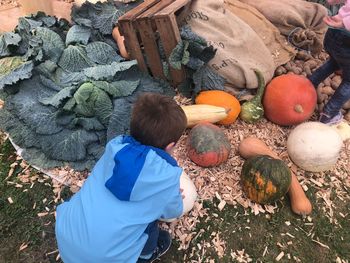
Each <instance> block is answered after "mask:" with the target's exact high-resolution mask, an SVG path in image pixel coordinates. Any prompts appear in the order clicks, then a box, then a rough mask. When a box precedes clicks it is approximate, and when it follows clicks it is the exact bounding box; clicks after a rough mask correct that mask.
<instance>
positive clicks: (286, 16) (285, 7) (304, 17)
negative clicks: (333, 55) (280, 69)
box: [240, 0, 327, 53]
mask: <svg viewBox="0 0 350 263" xmlns="http://www.w3.org/2000/svg"><path fill="white" fill-rule="evenodd" d="M240 1H241V2H243V3H246V4H249V5H251V6H253V7H255V8H256V9H257V10H258V11H259V12H260V13H262V14H263V15H264V16H265V17H266V18H267V19H268V20H269V21H270V22H271V23H272V24H274V25H275V26H276V27H277V28H278V29H279V31H280V32H281V33H282V34H283V35H285V36H287V37H288V36H290V40H291V41H292V42H293V43H294V44H295V45H296V46H298V47H299V48H302V49H306V50H309V51H311V52H312V53H318V52H320V51H321V50H322V43H323V37H324V33H325V32H326V30H327V26H326V24H325V23H324V22H323V21H322V19H323V17H325V16H326V15H327V9H326V8H325V7H324V6H322V5H320V4H316V3H312V2H307V1H305V0H240ZM293 32H294V33H295V34H293Z"/></svg>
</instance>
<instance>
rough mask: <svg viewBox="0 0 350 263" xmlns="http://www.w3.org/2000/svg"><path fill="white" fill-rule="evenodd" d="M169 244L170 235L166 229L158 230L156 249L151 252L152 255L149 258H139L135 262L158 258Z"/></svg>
mask: <svg viewBox="0 0 350 263" xmlns="http://www.w3.org/2000/svg"><path fill="white" fill-rule="evenodd" d="M170 246H171V237H170V234H169V232H168V231H165V230H159V237H158V246H157V248H156V250H155V251H154V252H153V255H152V256H151V258H150V259H142V258H139V259H138V260H137V263H152V262H155V261H156V260H160V257H161V256H163V255H164V254H165V253H166V252H167V251H168V250H169V248H170Z"/></svg>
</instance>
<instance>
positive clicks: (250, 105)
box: [239, 69, 265, 123]
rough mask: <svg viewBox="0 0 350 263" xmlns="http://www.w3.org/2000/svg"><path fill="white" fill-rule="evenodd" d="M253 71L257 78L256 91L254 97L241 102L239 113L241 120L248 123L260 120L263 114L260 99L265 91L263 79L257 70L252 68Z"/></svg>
mask: <svg viewBox="0 0 350 263" xmlns="http://www.w3.org/2000/svg"><path fill="white" fill-rule="evenodd" d="M254 72H255V74H256V76H257V78H258V91H257V93H256V95H255V96H254V98H252V99H251V100H250V101H246V102H244V103H243V104H242V106H241V113H240V115H239V117H240V118H241V119H242V120H244V121H246V122H250V123H253V122H256V121H258V120H260V119H261V118H262V116H263V115H264V108H263V105H262V103H261V99H262V96H263V94H264V91H265V80H264V77H263V75H262V74H261V72H260V71H259V70H257V69H254Z"/></svg>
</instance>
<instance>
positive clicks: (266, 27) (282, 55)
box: [225, 0, 296, 66]
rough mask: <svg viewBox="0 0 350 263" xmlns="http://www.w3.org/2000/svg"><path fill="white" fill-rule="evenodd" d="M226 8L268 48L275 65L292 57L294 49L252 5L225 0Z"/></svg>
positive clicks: (294, 52)
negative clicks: (245, 24)
mask: <svg viewBox="0 0 350 263" xmlns="http://www.w3.org/2000/svg"><path fill="white" fill-rule="evenodd" d="M225 4H226V8H227V9H228V10H229V11H231V12H232V13H233V14H235V15H236V16H238V17H239V18H240V19H242V20H243V21H244V22H245V23H247V24H248V25H249V26H250V27H251V28H252V29H253V30H254V31H255V33H256V34H257V35H258V36H259V37H260V38H261V39H262V41H263V42H264V44H265V45H266V47H267V48H268V49H269V50H270V52H271V55H272V57H273V60H274V62H275V65H276V66H280V65H283V64H285V63H287V62H288V61H290V60H291V59H292V58H294V56H295V54H296V49H295V48H293V47H292V46H291V45H290V44H289V43H288V42H287V40H286V38H285V37H284V36H282V35H281V33H280V31H279V30H278V28H277V27H275V26H274V25H273V24H272V23H271V22H270V21H269V20H267V19H266V18H265V16H264V15H263V14H261V13H260V12H259V11H258V10H257V9H255V8H254V7H253V6H250V5H248V4H245V3H243V2H241V1H239V0H225Z"/></svg>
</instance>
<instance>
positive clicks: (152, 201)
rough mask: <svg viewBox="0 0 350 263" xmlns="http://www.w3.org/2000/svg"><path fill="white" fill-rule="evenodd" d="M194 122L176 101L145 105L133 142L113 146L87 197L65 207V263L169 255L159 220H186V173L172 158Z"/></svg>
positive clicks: (60, 221) (61, 218) (61, 216)
mask: <svg viewBox="0 0 350 263" xmlns="http://www.w3.org/2000/svg"><path fill="white" fill-rule="evenodd" d="M186 123H187V119H186V115H185V113H184V112H183V110H182V109H181V107H180V106H178V105H177V104H176V102H175V101H174V100H173V99H172V98H170V97H167V96H163V95H160V94H153V93H144V94H143V95H141V96H140V97H139V98H138V99H137V101H136V102H135V103H134V106H133V112H132V117H131V123H130V134H131V136H118V137H116V138H114V139H113V140H111V141H110V142H109V143H108V144H107V146H106V149H105V152H104V154H103V155H102V157H101V158H100V159H99V161H98V162H97V163H96V165H95V167H94V168H93V170H92V172H91V174H90V176H89V177H88V179H87V180H86V181H85V183H84V185H83V186H82V188H81V189H80V191H79V192H77V193H76V194H75V195H73V197H72V198H71V199H70V200H69V201H67V202H64V203H63V204H61V205H59V206H58V207H57V214H56V238H57V243H58V248H59V252H60V255H61V258H62V260H63V261H64V262H65V263H80V262H81V263H107V262H111V263H119V262H123V263H135V262H138V263H144V262H153V261H154V260H155V259H158V258H159V257H160V256H161V255H163V254H164V253H165V252H166V251H167V250H168V249H169V247H170V244H171V238H170V235H169V233H168V232H167V231H164V230H160V229H159V227H158V222H157V220H158V219H162V218H164V219H170V218H176V217H179V216H180V215H181V214H182V210H183V203H182V195H181V191H180V175H181V173H182V169H181V168H180V167H179V166H178V165H177V163H176V161H175V159H173V158H172V157H171V155H170V153H171V150H172V149H173V147H174V146H175V144H176V142H177V141H178V140H179V138H180V137H181V135H182V133H183V132H184V130H185V128H186Z"/></svg>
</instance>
